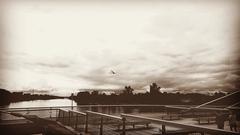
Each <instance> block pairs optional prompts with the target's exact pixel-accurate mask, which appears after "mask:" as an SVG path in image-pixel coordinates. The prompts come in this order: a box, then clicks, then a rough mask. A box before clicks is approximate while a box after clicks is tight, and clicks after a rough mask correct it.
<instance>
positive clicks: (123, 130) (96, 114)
mask: <svg viewBox="0 0 240 135" xmlns="http://www.w3.org/2000/svg"><path fill="white" fill-rule="evenodd" d="M86 114H87V115H86V128H85V132H88V122H89V116H90V115H94V116H95V117H100V123H99V126H100V128H99V134H100V135H102V134H103V125H104V118H106V119H105V120H106V121H105V122H106V124H107V123H108V122H107V121H108V120H109V119H113V120H117V122H120V123H121V125H122V135H125V134H126V130H125V122H126V119H125V118H124V117H119V116H114V115H109V114H104V113H99V112H93V111H86ZM115 123H116V122H115ZM111 124H113V123H111Z"/></svg>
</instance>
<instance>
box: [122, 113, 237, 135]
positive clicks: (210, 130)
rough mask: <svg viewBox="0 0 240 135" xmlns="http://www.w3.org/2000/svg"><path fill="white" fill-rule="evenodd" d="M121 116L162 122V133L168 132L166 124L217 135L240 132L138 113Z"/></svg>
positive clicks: (232, 134) (234, 134)
mask: <svg viewBox="0 0 240 135" xmlns="http://www.w3.org/2000/svg"><path fill="white" fill-rule="evenodd" d="M121 117H123V118H124V117H125V118H126V119H127V118H135V119H141V120H148V121H151V122H152V123H156V124H160V125H162V134H166V126H172V127H178V128H183V129H186V130H189V131H194V132H196V133H197V132H198V133H201V134H204V133H209V134H217V135H239V133H236V132H231V131H226V130H222V129H215V128H208V127H203V126H197V125H189V124H183V123H178V122H173V121H166V120H160V119H155V118H149V117H143V116H136V115H130V114H121Z"/></svg>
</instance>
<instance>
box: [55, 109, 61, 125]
mask: <svg viewBox="0 0 240 135" xmlns="http://www.w3.org/2000/svg"><path fill="white" fill-rule="evenodd" d="M57 110H58V115H57ZM56 120H57V121H60V109H56ZM60 122H61V121H60Z"/></svg>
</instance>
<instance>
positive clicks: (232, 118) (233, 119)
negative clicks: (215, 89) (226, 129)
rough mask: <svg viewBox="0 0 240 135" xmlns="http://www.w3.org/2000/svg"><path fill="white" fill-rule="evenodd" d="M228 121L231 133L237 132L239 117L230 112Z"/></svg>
mask: <svg viewBox="0 0 240 135" xmlns="http://www.w3.org/2000/svg"><path fill="white" fill-rule="evenodd" d="M228 119H229V126H230V129H231V131H235V132H237V116H236V114H235V113H234V112H233V111H231V112H230V115H229V118H228Z"/></svg>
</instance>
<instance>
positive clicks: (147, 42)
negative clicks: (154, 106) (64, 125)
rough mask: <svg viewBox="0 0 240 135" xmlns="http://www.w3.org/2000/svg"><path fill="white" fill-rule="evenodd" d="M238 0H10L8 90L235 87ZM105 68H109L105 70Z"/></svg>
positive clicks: (4, 54) (4, 68)
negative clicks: (156, 84)
mask: <svg viewBox="0 0 240 135" xmlns="http://www.w3.org/2000/svg"><path fill="white" fill-rule="evenodd" d="M239 5H240V4H239V1H238V0H228V1H226V0H225V1H221V0H218V1H216V0H210V1H204V0H201V1H200V0H194V1H190V0H188V1H185V0H182V1H181V2H177V1H174V0H161V1H153V0H152V1H151V0H150V1H148V2H144V1H134V0H132V1H128V2H127V1H122V2H117V1H115V0H108V1H102V2H97V1H93V0H92V1H88V2H87V1H83V0H82V1H74V0H72V1H68V2H67V1H64V0H59V1H56V0H52V1H48V2H47V1H41V2H40V0H39V1H38V0H22V1H17V0H11V1H7V2H5V3H4V6H3V8H2V9H3V10H2V11H3V12H2V13H3V14H2V16H1V18H2V19H1V28H2V32H1V33H2V34H1V35H2V39H3V40H2V42H1V55H0V56H1V57H0V58H1V66H0V70H1V78H0V79H1V82H0V86H1V87H2V88H6V89H10V90H21V89H32V88H34V89H41V90H49V89H52V90H54V93H55V94H59V93H60V94H66V93H69V92H71V91H73V90H76V89H79V88H123V87H124V86H125V85H131V86H132V87H133V88H135V89H146V88H148V86H149V84H150V83H152V82H156V83H158V84H159V85H160V86H161V87H163V90H165V91H172V90H179V91H182V92H208V91H216V90H224V91H228V90H236V89H237V88H238V87H239V86H238V81H239V80H240V77H239V76H240V73H239V71H240V68H239V61H238V60H239V56H238V52H239V47H238V46H239V37H240V36H239V31H238V30H239V29H238V28H239V22H240V21H239V20H240V19H239V17H240V15H239V13H240V12H239ZM111 70H114V71H115V72H116V74H115V75H113V74H111Z"/></svg>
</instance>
